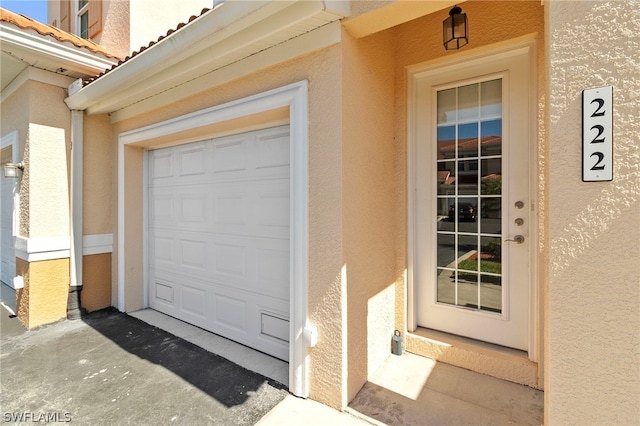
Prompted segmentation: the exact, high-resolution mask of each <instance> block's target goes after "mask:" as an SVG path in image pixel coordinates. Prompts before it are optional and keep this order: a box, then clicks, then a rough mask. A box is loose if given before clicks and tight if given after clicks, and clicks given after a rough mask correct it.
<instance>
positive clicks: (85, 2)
mask: <svg viewBox="0 0 640 426" xmlns="http://www.w3.org/2000/svg"><path fill="white" fill-rule="evenodd" d="M64 3H68V1H66V2H65V1H63V2H62V4H61V8H62V9H61V10H64ZM75 4H76V8H75V10H76V27H75V31H74V32H75V33H76V34H77V35H79V36H80V37H82V38H85V39H93V38H94V37H96V36H97V35H98V34H100V32H101V31H102V0H76V1H75ZM63 16H64V11H62V12H61V19H60V21H61V23H62V22H63V18H62V17H63ZM61 29H64V30H66V28H61ZM67 31H68V30H67Z"/></svg>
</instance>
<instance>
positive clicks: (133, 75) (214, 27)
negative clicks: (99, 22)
mask: <svg viewBox="0 0 640 426" xmlns="http://www.w3.org/2000/svg"><path fill="white" fill-rule="evenodd" d="M326 6H327V5H326V4H325V2H323V1H321V0H314V1H308V0H305V1H287V2H283V1H269V2H245V1H239V0H229V1H227V2H226V3H224V5H223V6H222V7H220V8H217V9H214V10H211V11H209V12H207V13H205V14H203V15H201V16H200V17H198V18H197V19H195V20H193V21H192V22H190V23H189V24H187V25H186V26H184V27H183V28H181V29H180V30H179V31H176V32H175V33H173V34H171V35H170V36H168V37H166V38H164V39H163V40H162V41H160V42H158V43H156V44H154V45H153V46H151V47H149V48H147V49H146V50H144V51H142V52H140V53H139V54H137V55H136V56H135V57H133V58H131V59H129V60H128V61H126V62H124V63H122V64H121V65H119V66H118V67H117V68H115V69H114V70H112V71H110V72H107V73H106V74H105V75H103V76H101V77H100V78H98V79H96V80H95V81H93V82H91V83H90V84H88V85H86V86H84V87H82V88H80V89H79V90H77V91H76V92H75V93H72V94H71V95H70V96H69V97H68V98H67V99H66V100H65V102H66V103H67V105H68V106H69V108H71V109H79V110H86V111H87V112H88V113H90V114H95V113H111V112H114V111H117V110H118V109H121V108H123V107H124V106H126V102H125V100H126V101H127V102H130V101H131V98H132V93H133V92H136V93H141V94H142V91H143V90H144V88H145V87H148V85H150V84H152V83H150V82H153V84H156V86H157V87H162V86H161V85H162V84H165V83H166V84H167V85H169V84H173V85H175V84H176V80H175V79H173V80H171V81H167V82H163V81H160V83H158V81H159V80H162V79H167V80H168V79H169V78H173V77H171V74H172V73H170V72H168V70H170V69H172V67H175V66H176V65H177V64H180V63H186V62H187V61H191V60H193V58H198V60H202V56H205V55H203V53H202V52H207V51H209V49H213V48H214V47H216V48H218V49H219V47H220V46H225V51H233V49H234V48H238V49H240V48H241V47H246V46H247V44H248V43H250V42H251V37H252V36H253V37H258V36H259V35H260V34H258V33H256V34H253V33H252V32H251V27H252V26H254V25H256V24H259V23H260V22H264V21H265V20H266V19H268V18H272V19H271V20H270V21H269V22H270V24H271V25H270V30H273V31H274V32H275V31H277V30H278V26H279V25H281V26H282V27H283V28H284V27H286V26H287V25H289V24H290V23H291V21H292V20H295V19H300V17H301V16H304V15H305V14H307V15H308V14H313V13H320V12H326V11H327V8H326ZM331 13H344V11H335V10H332V11H331ZM288 14H292V15H293V14H297V15H296V16H291V19H287V18H289V16H288ZM341 16H343V15H336V19H338V18H339V17H341ZM276 18H279V19H276ZM214 50H215V49H214ZM255 53H257V51H256V52H255ZM176 78H180V77H179V76H178V77H176ZM167 87H169V86H167ZM141 99H144V97H142V95H141Z"/></svg>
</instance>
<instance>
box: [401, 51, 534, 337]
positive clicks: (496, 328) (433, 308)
mask: <svg viewBox="0 0 640 426" xmlns="http://www.w3.org/2000/svg"><path fill="white" fill-rule="evenodd" d="M530 55H531V52H530V47H527V48H520V49H515V50H513V51H506V52H504V51H503V52H501V53H499V54H495V55H493V56H492V55H486V56H485V57H482V58H474V59H473V60H472V61H470V62H469V63H465V62H463V61H460V62H458V63H456V64H455V65H450V66H439V67H433V68H429V69H427V70H424V71H418V72H416V73H414V74H413V76H412V77H413V88H414V92H413V95H414V97H415V98H414V102H413V105H414V108H415V110H414V114H413V117H414V118H413V120H414V126H415V127H414V128H415V140H414V150H415V151H414V152H415V154H416V157H415V159H414V160H415V163H414V165H415V166H414V167H415V174H414V176H415V181H414V182H413V184H414V185H415V198H414V200H413V203H412V204H413V205H414V206H415V210H414V212H413V214H414V216H413V223H414V230H413V232H415V234H414V235H415V237H414V241H415V252H414V253H415V258H414V259H413V262H414V265H415V266H414V273H415V275H414V286H415V292H416V295H417V304H416V311H417V313H416V319H417V321H416V322H417V325H418V326H422V327H426V328H431V329H436V330H441V331H445V332H449V333H453V334H457V335H462V336H466V337H470V338H474V339H479V340H483V341H487V342H492V343H496V344H500V345H504V346H508V347H513V348H518V349H522V350H527V349H528V345H529V315H530V285H531V283H530V250H531V249H532V247H531V244H530V242H531V238H530V230H531V229H533V228H531V220H532V216H533V215H532V204H531V200H530V180H531V176H530V173H531V172H530V170H531V166H532V161H533V160H534V157H533V156H532V155H531V151H530V146H531V139H532V135H531V133H532V132H531V114H530V101H531V96H533V93H532V92H531V78H530V64H531V62H530Z"/></svg>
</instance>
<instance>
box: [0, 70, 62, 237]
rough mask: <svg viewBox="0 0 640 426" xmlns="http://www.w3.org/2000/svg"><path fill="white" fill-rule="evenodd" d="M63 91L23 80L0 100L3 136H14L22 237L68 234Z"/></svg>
mask: <svg viewBox="0 0 640 426" xmlns="http://www.w3.org/2000/svg"><path fill="white" fill-rule="evenodd" d="M65 96H66V95H65V91H64V89H62V88H60V87H55V86H52V85H48V84H44V83H40V82H36V81H27V82H26V83H25V84H23V85H22V86H21V87H20V88H18V89H17V90H16V91H15V93H13V94H12V95H11V96H10V97H8V98H7V99H6V100H4V101H3V102H2V111H1V119H2V123H1V124H2V134H3V135H6V134H7V133H9V132H11V131H14V130H16V131H17V132H18V160H19V161H23V162H24V165H25V169H24V172H23V173H22V176H21V178H20V179H19V193H20V227H19V229H20V231H19V232H20V235H21V236H23V237H32V238H33V237H58V236H68V235H69V181H68V167H69V149H68V148H69V141H70V140H69V128H70V123H71V118H70V113H69V110H68V109H67V108H66V106H65V105H64V103H63V102H62V100H63V99H64V97H65Z"/></svg>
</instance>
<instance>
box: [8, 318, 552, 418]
mask: <svg viewBox="0 0 640 426" xmlns="http://www.w3.org/2000/svg"><path fill="white" fill-rule="evenodd" d="M1 313H2V315H1V317H0V326H1V330H0V333H1V337H2V339H1V341H0V390H1V392H0V416H2V421H7V420H11V421H13V420H18V419H17V418H13V417H12V416H14V417H15V416H21V415H22V416H23V417H22V423H25V424H28V423H32V422H33V418H37V417H38V416H40V420H42V416H57V417H55V419H57V420H65V419H67V420H68V419H71V420H72V421H73V423H74V424H90V425H100V424H105V425H107V424H109V425H111V424H119V425H120V424H123V425H124V424H131V425H147V424H148V425H152V424H153V425H163V424H194V425H201V424H202V425H205V424H211V425H217V424H220V425H231V424H233V425H252V424H258V425H261V426H265V425H267V426H272V425H273V426H282V425H292V426H294V425H305V426H307V425H309V426H313V425H318V426H320V425H347V426H349V425H361V426H362V425H370V424H377V425H381V424H388V425H467V424H469V425H482V424H487V425H489V424H491V425H501V424H505V425H507V424H521V425H528V424H531V425H537V424H541V423H542V392H539V391H536V390H533V389H530V388H527V387H524V386H519V385H515V384H513V383H509V382H504V381H501V380H497V379H493V378H491V377H488V376H484V375H481V374H477V373H473V372H470V371H467V370H463V369H460V368H456V367H452V366H448V365H444V364H439V363H436V362H434V361H432V360H430V359H428V358H423V357H419V356H415V355H411V354H405V355H403V356H390V357H389V358H388V359H387V361H386V362H385V364H384V365H383V367H382V368H381V369H380V370H379V371H378V372H377V373H376V374H375V375H374V376H373V377H372V379H371V381H370V382H369V383H367V384H366V385H365V386H364V387H363V389H362V390H361V391H360V392H359V393H358V395H357V396H356V397H355V399H354V400H353V401H352V403H351V404H350V405H349V407H348V408H347V410H346V412H339V411H336V410H333V409H331V408H329V407H327V406H325V405H323V404H320V403H317V402H315V401H312V400H305V399H301V398H296V397H294V396H292V395H290V394H289V393H288V392H287V391H286V387H285V386H284V385H282V384H281V383H282V382H284V381H286V373H283V363H282V361H279V360H274V359H273V358H271V357H267V358H271V360H270V361H269V360H265V359H261V361H260V362H258V363H256V362H257V361H256V358H254V357H255V356H257V357H263V356H265V355H263V354H260V353H255V351H251V350H248V349H247V348H245V347H242V346H241V345H236V344H229V343H228V342H224V340H226V339H223V338H221V337H219V336H215V335H212V334H211V333H207V332H204V331H202V330H200V329H197V328H191V327H193V326H190V325H188V324H184V323H182V322H180V321H177V320H174V319H172V318H169V317H166V316H163V315H162V314H159V313H157V312H155V311H141V312H139V313H134V314H133V315H135V316H137V317H142V318H145V319H146V321H142V320H140V319H138V318H134V317H133V316H132V315H125V314H121V313H118V312H117V311H115V310H109V311H101V312H98V313H94V314H91V315H89V316H88V317H87V318H85V319H83V320H78V321H66V320H65V321H61V322H59V323H56V324H52V325H49V326H45V327H41V328H38V329H36V330H31V331H27V330H26V329H25V328H24V327H23V326H22V324H21V323H20V322H19V321H18V320H17V318H11V317H10V312H8V311H6V310H5V308H4V307H3V308H2V312H1ZM153 322H156V323H158V322H162V323H164V326H165V327H166V328H169V329H171V330H169V332H167V331H165V330H163V329H160V328H158V327H156V326H154V325H151V324H150V323H153ZM194 329H195V330H194ZM180 335H182V336H180ZM220 339H222V340H220ZM234 345H236V346H234ZM216 349H220V351H221V352H222V353H223V354H224V355H223V356H218V355H216V354H213V353H211V352H210V351H211V350H216ZM247 350H248V351H249V352H246V351H247ZM251 352H254V354H251ZM225 356H226V357H227V358H228V359H233V360H234V361H236V360H237V361H238V362H239V363H241V364H242V363H245V364H247V365H248V366H249V367H250V369H253V370H255V369H259V368H253V367H255V366H256V365H258V364H260V365H262V367H261V368H262V369H263V370H262V372H261V373H256V372H254V371H249V370H248V369H245V368H243V367H241V366H239V365H237V364H236V363H235V362H234V363H232V362H230V361H228V360H227V359H225ZM252 363H253V364H252ZM252 365H253V367H252ZM265 365H266V367H265ZM284 367H285V370H286V363H284ZM269 376H273V377H277V378H278V379H273V378H270V377H269ZM25 416H27V417H25ZM28 416H30V417H31V419H30V418H28ZM50 419H51V418H50ZM18 423H20V422H18Z"/></svg>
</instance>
